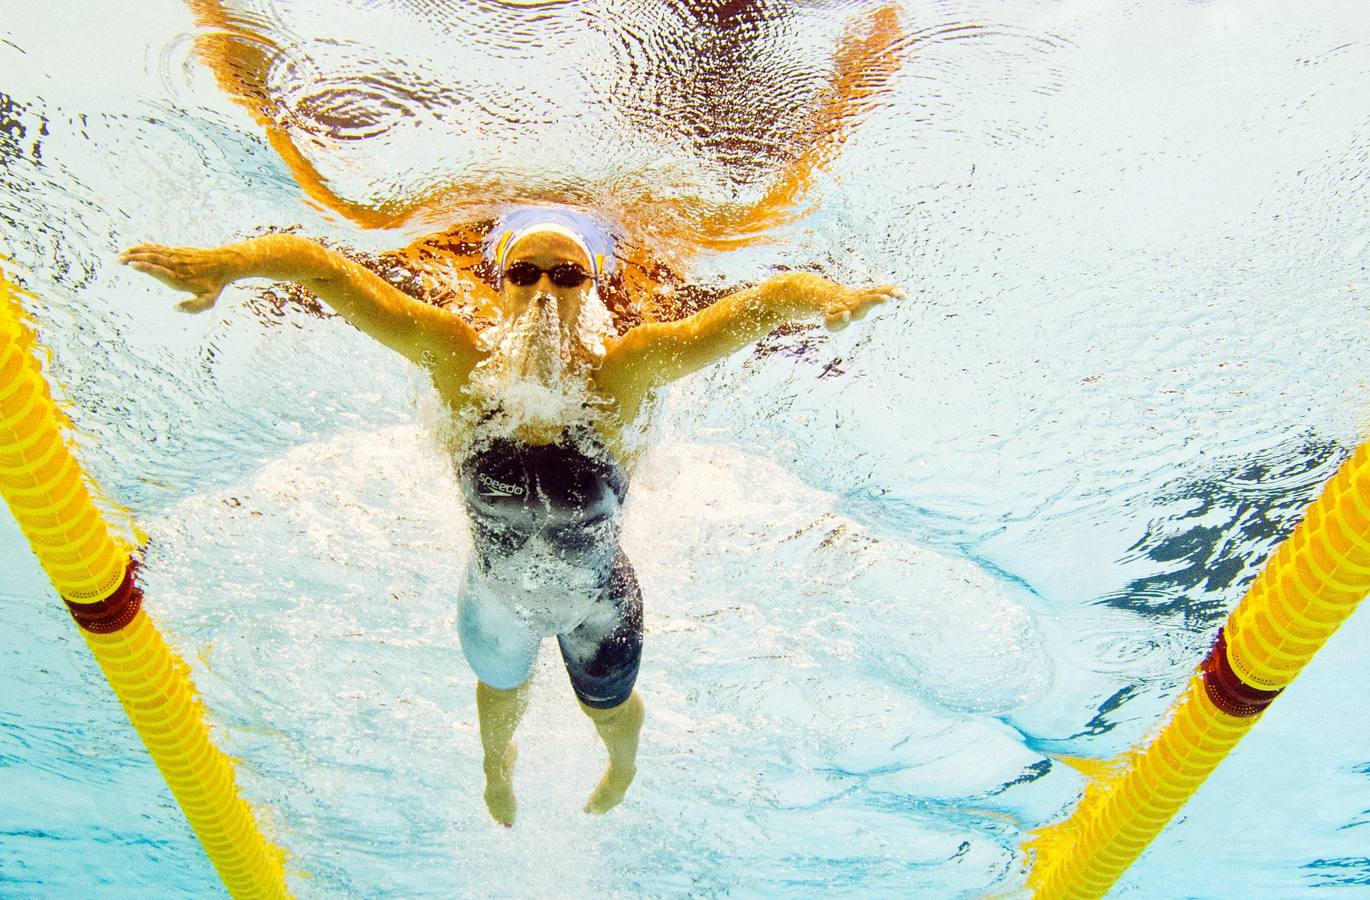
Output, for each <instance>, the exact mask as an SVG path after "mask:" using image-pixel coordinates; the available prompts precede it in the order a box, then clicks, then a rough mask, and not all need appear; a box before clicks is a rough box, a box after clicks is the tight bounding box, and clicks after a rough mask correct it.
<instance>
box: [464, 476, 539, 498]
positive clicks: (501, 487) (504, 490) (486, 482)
mask: <svg viewBox="0 0 1370 900" xmlns="http://www.w3.org/2000/svg"><path fill="white" fill-rule="evenodd" d="M476 483H477V484H479V485H480V487H481V494H482V495H484V496H486V497H522V496H523V495H524V494H525V493H527V489H526V488H525V487H524V486H523V485H521V484H505V483H504V482H503V481H496V480H495V479H493V478H491V477H490V476H489V475H486V474H485V473H484V472H477V473H476Z"/></svg>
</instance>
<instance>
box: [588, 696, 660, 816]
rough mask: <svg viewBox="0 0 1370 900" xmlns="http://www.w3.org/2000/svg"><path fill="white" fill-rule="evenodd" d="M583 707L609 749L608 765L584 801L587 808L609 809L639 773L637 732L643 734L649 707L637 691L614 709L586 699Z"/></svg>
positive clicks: (615, 804) (589, 810)
mask: <svg viewBox="0 0 1370 900" xmlns="http://www.w3.org/2000/svg"><path fill="white" fill-rule="evenodd" d="M580 708H581V709H582V710H584V711H585V714H586V715H587V716H589V717H590V721H592V722H594V723H595V731H597V732H599V737H600V740H602V741H604V748H605V749H606V750H608V751H609V765H608V766H607V767H606V768H605V769H604V775H603V776H602V777H601V778H600V779H599V784H598V785H596V786H595V789H594V790H593V791H592V792H591V793H590V799H589V800H586V801H585V811H586V812H587V813H606V812H608V811H609V810H611V809H613V808H614V807H615V806H618V804H619V803H620V802H621V801H622V800H623V795H624V794H626V793H627V792H628V786H629V785H631V784H632V783H633V779H634V778H636V777H637V744H638V736H639V735H641V734H642V720H643V718H645V715H646V709H645V707H644V706H643V703H642V695H641V694H639V693H638V692H637V691H633V692H632V693H631V694H629V695H628V699H627V700H625V701H623V702H622V703H620V704H619V705H618V706H615V707H613V708H611V709H595V708H594V707H593V706H586V705H585V704H584V703H582V704H581V705H580Z"/></svg>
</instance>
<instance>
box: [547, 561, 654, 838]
mask: <svg viewBox="0 0 1370 900" xmlns="http://www.w3.org/2000/svg"><path fill="white" fill-rule="evenodd" d="M557 641H558V642H559V643H560V644H561V656H562V659H563V660H564V661H565V663H566V673H567V674H568V675H569V676H570V677H571V687H572V688H573V689H574V690H575V692H576V699H577V700H579V701H580V708H581V709H582V710H584V711H585V714H586V715H587V716H589V717H590V720H591V721H592V722H594V725H595V731H597V732H598V733H599V737H600V740H602V741H604V748H605V749H606V750H608V751H609V765H608V767H607V768H605V770H604V776H603V777H602V778H600V780H599V784H598V785H597V786H596V787H595V789H594V791H593V792H591V794H590V799H589V800H587V801H586V803H585V811H586V812H589V813H603V812H608V811H609V810H611V809H613V808H614V807H615V806H617V805H618V804H619V803H620V802H621V801H622V800H623V795H624V794H625V793H627V791H628V786H629V785H631V784H632V783H633V779H634V778H635V777H636V776H637V747H638V737H639V735H640V734H641V733H642V720H643V717H644V707H643V703H642V697H641V696H640V695H639V694H638V692H637V691H635V690H633V685H634V684H635V683H636V682H637V672H638V666H639V664H640V663H641V660H642V592H641V590H640V589H639V588H638V584H637V577H636V575H634V573H633V567H632V565H631V564H630V563H629V562H628V558H627V557H626V556H624V555H623V553H622V552H621V551H620V552H619V554H618V559H617V560H616V561H615V563H614V569H613V572H612V574H611V575H610V578H609V586H608V589H607V590H606V591H605V596H604V598H603V600H602V601H601V602H600V603H597V604H596V606H595V608H594V609H593V610H591V612H590V615H589V616H588V617H587V618H586V620H585V621H584V622H582V623H581V624H580V625H579V626H577V627H576V628H575V629H574V630H573V631H570V632H568V633H566V634H563V635H559V636H558V637H557Z"/></svg>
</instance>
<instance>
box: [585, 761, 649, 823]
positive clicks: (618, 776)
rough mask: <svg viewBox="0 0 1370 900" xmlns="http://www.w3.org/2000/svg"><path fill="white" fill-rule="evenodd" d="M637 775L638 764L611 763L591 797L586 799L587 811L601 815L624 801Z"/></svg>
mask: <svg viewBox="0 0 1370 900" xmlns="http://www.w3.org/2000/svg"><path fill="white" fill-rule="evenodd" d="M635 777H637V767H636V766H615V765H614V764H613V763H610V764H609V768H607V769H605V770H604V777H603V778H601V779H600V780H599V784H598V785H596V787H595V789H594V791H593V792H592V793H591V794H590V799H589V800H587V801H585V811H586V812H587V813H593V814H595V815H600V814H602V813H606V812H608V811H609V810H611V809H613V808H614V807H615V806H618V805H619V804H620V803H621V802H623V795H624V794H626V793H628V785H630V784H632V783H633V779H634V778H635Z"/></svg>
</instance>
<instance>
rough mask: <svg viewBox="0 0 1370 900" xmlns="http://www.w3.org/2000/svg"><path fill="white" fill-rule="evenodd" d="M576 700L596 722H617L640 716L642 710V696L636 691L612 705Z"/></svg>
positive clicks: (582, 709)
mask: <svg viewBox="0 0 1370 900" xmlns="http://www.w3.org/2000/svg"><path fill="white" fill-rule="evenodd" d="M577 702H579V703H580V708H581V711H582V712H584V713H585V715H587V716H589V717H590V718H591V719H592V720H593V721H595V722H597V723H608V722H617V721H618V720H620V719H624V718H627V719H633V718H637V717H640V716H641V715H642V712H643V705H642V696H641V695H640V694H638V692H637V691H633V692H632V693H630V694H629V695H628V696H627V697H625V698H624V699H623V700H622V701H620V702H619V703H618V704H616V705H614V706H606V707H598V706H586V705H585V701H583V700H577Z"/></svg>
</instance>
